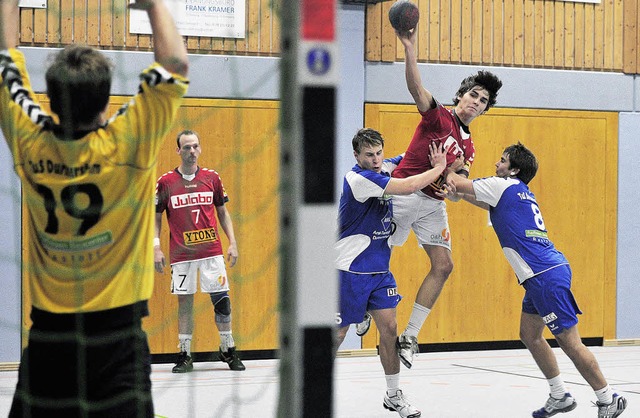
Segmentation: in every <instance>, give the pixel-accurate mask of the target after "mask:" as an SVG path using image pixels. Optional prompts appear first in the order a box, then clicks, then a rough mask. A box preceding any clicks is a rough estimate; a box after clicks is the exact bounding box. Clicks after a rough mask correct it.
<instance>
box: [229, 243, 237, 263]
mask: <svg viewBox="0 0 640 418" xmlns="http://www.w3.org/2000/svg"><path fill="white" fill-rule="evenodd" d="M236 261H238V247H236V245H235V244H229V248H227V263H229V266H230V267H233V266H235V265H236Z"/></svg>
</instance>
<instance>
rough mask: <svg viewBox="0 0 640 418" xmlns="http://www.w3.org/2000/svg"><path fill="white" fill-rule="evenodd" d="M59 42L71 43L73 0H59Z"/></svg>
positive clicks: (63, 43)
mask: <svg viewBox="0 0 640 418" xmlns="http://www.w3.org/2000/svg"><path fill="white" fill-rule="evenodd" d="M60 43H61V44H62V45H69V44H72V43H73V0H60Z"/></svg>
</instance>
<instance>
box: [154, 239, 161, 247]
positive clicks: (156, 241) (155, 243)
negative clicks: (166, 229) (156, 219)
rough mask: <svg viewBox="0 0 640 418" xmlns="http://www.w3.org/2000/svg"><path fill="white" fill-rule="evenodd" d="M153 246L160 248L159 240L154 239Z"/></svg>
mask: <svg viewBox="0 0 640 418" xmlns="http://www.w3.org/2000/svg"><path fill="white" fill-rule="evenodd" d="M153 246H154V247H159V246H160V238H157V237H156V238H154V239H153Z"/></svg>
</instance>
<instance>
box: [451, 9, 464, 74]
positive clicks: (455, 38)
mask: <svg viewBox="0 0 640 418" xmlns="http://www.w3.org/2000/svg"><path fill="white" fill-rule="evenodd" d="M461 3H462V0H451V27H450V38H451V43H450V45H451V47H450V48H451V52H450V57H449V59H450V60H451V62H452V63H454V64H457V63H459V62H460V61H461V59H462V58H461V57H462V55H461V53H462V51H461V50H462V31H463V28H462V4H461Z"/></svg>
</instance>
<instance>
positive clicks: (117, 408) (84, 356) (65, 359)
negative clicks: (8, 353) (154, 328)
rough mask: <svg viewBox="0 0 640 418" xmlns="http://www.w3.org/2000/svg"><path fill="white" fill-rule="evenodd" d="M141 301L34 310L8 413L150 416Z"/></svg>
mask: <svg viewBox="0 0 640 418" xmlns="http://www.w3.org/2000/svg"><path fill="white" fill-rule="evenodd" d="M147 314H148V307H147V302H146V301H144V302H139V303H137V304H134V305H129V306H124V307H121V308H116V309H111V310H107V311H100V312H90V313H86V314H52V313H49V312H45V311H42V310H40V309H37V308H33V309H32V312H31V318H32V320H33V326H32V327H31V330H30V331H29V346H28V347H27V348H26V349H25V350H24V351H23V353H22V359H21V362H20V370H19V372H18V384H17V385H16V392H15V395H14V397H13V404H12V405H11V411H10V412H9V417H11V418H13V417H16V418H17V417H20V418H22V417H34V418H36V417H92V418H93V417H153V415H154V414H153V402H152V398H151V378H150V374H151V355H150V353H149V345H148V342H147V336H146V334H145V332H144V331H143V330H142V317H144V316H146V315H147Z"/></svg>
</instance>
